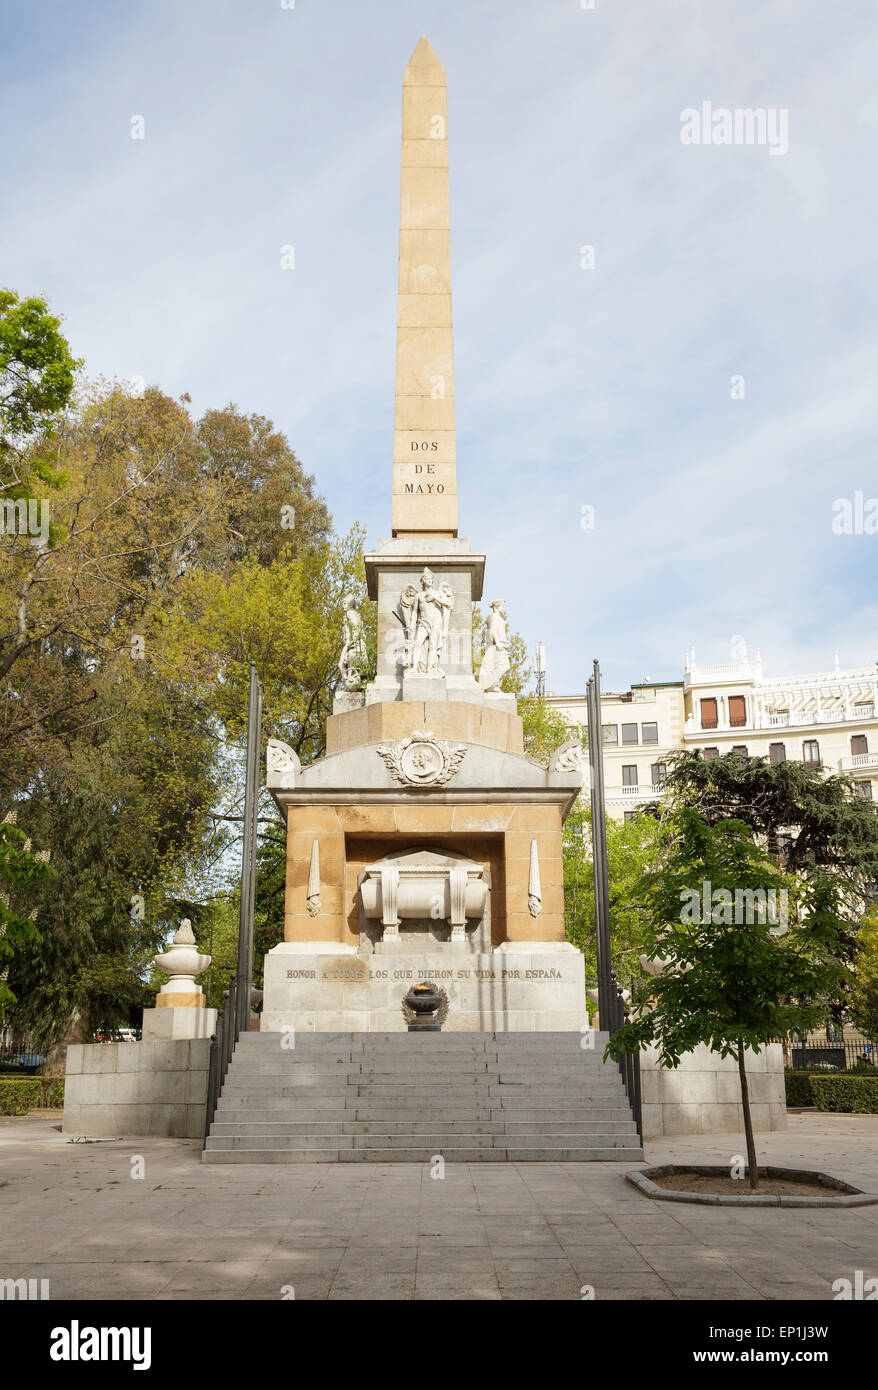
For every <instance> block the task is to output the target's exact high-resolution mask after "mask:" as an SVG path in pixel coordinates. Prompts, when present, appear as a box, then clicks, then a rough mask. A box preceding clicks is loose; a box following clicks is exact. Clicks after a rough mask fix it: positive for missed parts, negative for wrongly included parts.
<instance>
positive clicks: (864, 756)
mask: <svg viewBox="0 0 878 1390" xmlns="http://www.w3.org/2000/svg"><path fill="white" fill-rule="evenodd" d="M858 767H878V753H849V754H848V756H847V757H846V758H842V760H841V770H842V772H852V771H853V770H854V768H858Z"/></svg>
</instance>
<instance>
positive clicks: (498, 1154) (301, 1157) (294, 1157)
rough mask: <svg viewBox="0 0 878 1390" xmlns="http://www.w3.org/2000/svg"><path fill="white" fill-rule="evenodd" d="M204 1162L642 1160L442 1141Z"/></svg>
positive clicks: (206, 1156) (609, 1153)
mask: <svg viewBox="0 0 878 1390" xmlns="http://www.w3.org/2000/svg"><path fill="white" fill-rule="evenodd" d="M201 1157H202V1160H203V1161H204V1162H205V1163H358V1162H359V1163H423V1164H425V1165H429V1164H431V1163H432V1162H433V1160H434V1159H435V1158H436V1157H441V1158H443V1159H444V1160H445V1162H446V1163H626V1164H627V1163H641V1162H642V1161H643V1149H642V1148H641V1147H640V1145H639V1144H637V1145H632V1146H631V1148H627V1149H623V1148H618V1149H614V1148H607V1147H604V1148H600V1149H597V1148H579V1147H576V1148H554V1149H553V1148H544V1149H523V1148H517V1147H511V1146H509V1147H507V1148H505V1149H474V1148H452V1147H449V1145H447V1144H446V1145H444V1146H443V1148H442V1151H441V1154H439V1153H437V1150H436V1149H431V1148H410V1149H386V1148H385V1149H338V1148H334V1149H332V1148H326V1149H302V1148H288V1149H266V1148H258V1149H256V1148H254V1149H252V1150H251V1149H219V1148H209V1149H205V1150H204V1152H203V1153H202V1155H201Z"/></svg>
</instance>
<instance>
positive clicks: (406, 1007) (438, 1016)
mask: <svg viewBox="0 0 878 1390" xmlns="http://www.w3.org/2000/svg"><path fill="white" fill-rule="evenodd" d="M422 984H425V985H427V986H428V988H429V989H431V990H432V991H433V993H434V994H438V995H439V998H440V999H441V1000H442V1003H441V1004H440V1005H439V1007H438V1009H437V1010H436V1012H435V1013H434V1014H432V1015H431V1017H430V1022H431V1023H444V1022H445V1020H446V1018H447V1017H448V995H447V994H446V993H445V990H444V989H443V988H442V986H441V985H437V984H434V983H433V981H432V980H423V981H422ZM402 1016H403V1018H404V1019H405V1021H406V1023H423V1022H424V1015H423V1014H417V1013H415V1011H414V1009H413V1008H412V1006H411V1004H409V1002H408V996H407V995H405V994H404V995H403V998H402Z"/></svg>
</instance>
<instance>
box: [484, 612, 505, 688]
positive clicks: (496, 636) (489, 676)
mask: <svg viewBox="0 0 878 1390" xmlns="http://www.w3.org/2000/svg"><path fill="white" fill-rule="evenodd" d="M487 643H488V644H487V646H486V647H485V655H484V656H483V657H482V668H481V670H480V671H479V685H480V686H481V687H482V689H483V690H498V689H499V687H500V682H501V680H502V679H503V677H504V676H505V674H506V672H507V671H508V670H509V666H510V662H509V641H508V639H507V636H506V600H505V599H502V598H495V599H494V602H493V603H492V604H491V612H490V615H489V617H488V624H487Z"/></svg>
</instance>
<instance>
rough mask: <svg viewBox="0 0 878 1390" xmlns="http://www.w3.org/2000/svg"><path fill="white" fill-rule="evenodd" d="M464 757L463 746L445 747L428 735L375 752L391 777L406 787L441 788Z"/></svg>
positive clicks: (381, 748)
mask: <svg viewBox="0 0 878 1390" xmlns="http://www.w3.org/2000/svg"><path fill="white" fill-rule="evenodd" d="M465 753H466V744H465V743H446V742H445V740H444V739H441V738H436V737H435V735H434V734H431V733H430V732H429V731H425V732H424V733H422V734H412V735H411V737H410V738H404V739H400V741H399V742H398V743H391V744H387V743H382V744H381V745H380V746H379V748H378V755H379V757H381V758H383V759H384V762H385V764H386V766H387V770H388V772H389V773H390V775H391V777H395V778H396V780H397V782H403V783H405V785H406V786H409V787H441V786H444V784H445V783H446V782H448V781H450V780H451V778H452V777H453V776H454V774H455V772H457V769H458V768H459V767H460V764H461V763H462V762H463V758H464V755H465Z"/></svg>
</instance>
